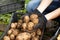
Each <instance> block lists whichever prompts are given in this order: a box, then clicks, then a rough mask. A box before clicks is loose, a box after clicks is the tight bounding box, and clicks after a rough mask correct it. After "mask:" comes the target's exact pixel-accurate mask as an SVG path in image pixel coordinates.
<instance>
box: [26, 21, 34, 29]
mask: <svg viewBox="0 0 60 40" xmlns="http://www.w3.org/2000/svg"><path fill="white" fill-rule="evenodd" d="M33 27H34V23H33V22H29V23H28V27H27V29H28V30H32V29H33Z"/></svg>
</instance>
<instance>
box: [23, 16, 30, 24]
mask: <svg viewBox="0 0 60 40" xmlns="http://www.w3.org/2000/svg"><path fill="white" fill-rule="evenodd" d="M29 20H30V19H29V16H28V15H26V16H25V17H24V22H26V23H28V22H29Z"/></svg>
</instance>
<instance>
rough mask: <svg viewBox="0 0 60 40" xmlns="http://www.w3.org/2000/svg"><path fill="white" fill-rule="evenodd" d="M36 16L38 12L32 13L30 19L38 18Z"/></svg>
mask: <svg viewBox="0 0 60 40" xmlns="http://www.w3.org/2000/svg"><path fill="white" fill-rule="evenodd" d="M36 18H38V15H37V14H32V15H30V19H31V20H33V19H36Z"/></svg>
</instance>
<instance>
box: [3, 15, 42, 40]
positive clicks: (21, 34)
mask: <svg viewBox="0 0 60 40" xmlns="http://www.w3.org/2000/svg"><path fill="white" fill-rule="evenodd" d="M38 22H39V19H38V15H37V14H31V15H30V16H28V15H26V16H24V18H23V19H19V20H18V22H15V23H11V28H10V29H9V30H8V32H7V35H5V36H4V38H3V40H39V38H40V36H41V34H42V30H41V29H37V30H35V31H33V32H28V31H32V30H33V28H34V26H35V25H37V24H38ZM25 30H28V31H27V32H26V31H25Z"/></svg>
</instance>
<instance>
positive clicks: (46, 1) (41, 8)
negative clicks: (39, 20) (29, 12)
mask: <svg viewBox="0 0 60 40" xmlns="http://www.w3.org/2000/svg"><path fill="white" fill-rule="evenodd" d="M52 1H53V0H42V1H41V3H40V5H39V6H38V8H37V10H39V11H40V12H41V13H42V12H43V11H44V10H45V9H46V8H47V7H48V6H49V5H50V4H51V3H52Z"/></svg>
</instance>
